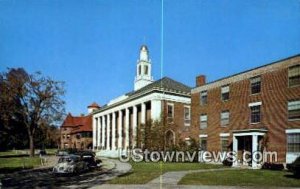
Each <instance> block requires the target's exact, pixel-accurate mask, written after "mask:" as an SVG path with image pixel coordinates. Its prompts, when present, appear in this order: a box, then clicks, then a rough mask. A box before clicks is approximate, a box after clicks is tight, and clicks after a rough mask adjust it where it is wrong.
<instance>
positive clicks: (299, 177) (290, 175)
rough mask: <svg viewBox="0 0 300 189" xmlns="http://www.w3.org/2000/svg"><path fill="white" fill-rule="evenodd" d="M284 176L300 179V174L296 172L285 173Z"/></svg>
mask: <svg viewBox="0 0 300 189" xmlns="http://www.w3.org/2000/svg"><path fill="white" fill-rule="evenodd" d="M284 177H286V178H290V179H297V180H298V179H300V175H294V174H286V175H284Z"/></svg>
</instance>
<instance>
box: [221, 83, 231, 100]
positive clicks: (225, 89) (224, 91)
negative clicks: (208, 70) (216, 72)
mask: <svg viewBox="0 0 300 189" xmlns="http://www.w3.org/2000/svg"><path fill="white" fill-rule="evenodd" d="M221 99H222V100H223V101H226V100H229V85H227V86H223V87H222V88H221Z"/></svg>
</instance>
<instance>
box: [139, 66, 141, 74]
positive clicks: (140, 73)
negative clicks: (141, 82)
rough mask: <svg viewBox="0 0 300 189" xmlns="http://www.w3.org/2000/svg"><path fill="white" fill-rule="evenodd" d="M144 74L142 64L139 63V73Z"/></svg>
mask: <svg viewBox="0 0 300 189" xmlns="http://www.w3.org/2000/svg"><path fill="white" fill-rule="evenodd" d="M141 74H142V67H141V65H139V75H141Z"/></svg>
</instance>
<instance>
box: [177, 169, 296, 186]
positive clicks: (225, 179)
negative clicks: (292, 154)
mask: <svg viewBox="0 0 300 189" xmlns="http://www.w3.org/2000/svg"><path fill="white" fill-rule="evenodd" d="M178 184H184V185H224V186H281V187H299V186H300V179H297V178H294V176H293V174H292V173H290V172H287V171H270V170H225V171H215V172H205V173H191V174H188V175H186V176H185V177H183V178H182V180H181V181H180V182H179V183H178Z"/></svg>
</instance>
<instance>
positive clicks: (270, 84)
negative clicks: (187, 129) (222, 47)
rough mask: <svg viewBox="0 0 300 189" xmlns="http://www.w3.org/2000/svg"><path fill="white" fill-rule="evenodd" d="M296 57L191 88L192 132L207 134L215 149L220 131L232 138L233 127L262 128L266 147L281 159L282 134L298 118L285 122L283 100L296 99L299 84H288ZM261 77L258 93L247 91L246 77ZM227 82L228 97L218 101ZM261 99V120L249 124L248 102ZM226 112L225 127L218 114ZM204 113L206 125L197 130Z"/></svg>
mask: <svg viewBox="0 0 300 189" xmlns="http://www.w3.org/2000/svg"><path fill="white" fill-rule="evenodd" d="M299 63H300V57H299V56H297V57H293V58H291V59H287V60H284V61H282V62H278V63H275V64H272V65H268V66H266V67H262V68H258V69H255V70H251V71H249V72H245V73H242V74H239V75H235V76H233V77H229V78H225V79H223V80H220V81H217V82H214V83H211V84H207V85H204V86H200V87H198V88H195V89H193V90H192V97H191V100H192V127H193V131H192V134H193V135H194V136H195V137H198V135H199V134H207V135H208V137H207V143H208V150H209V151H219V150H220V147H221V144H220V136H219V134H220V133H230V138H229V139H231V140H232V131H233V130H242V129H255V128H266V129H267V130H268V132H267V136H268V139H269V142H268V150H269V151H277V152H278V155H279V156H278V157H279V161H282V162H283V161H285V151H286V134H285V130H286V129H288V128H300V121H288V117H287V112H288V110H287V103H288V100H291V99H299V98H300V87H292V88H289V87H288V67H289V66H292V65H295V64H299ZM256 75H260V76H261V86H262V87H261V92H260V93H259V94H255V95H251V94H250V80H249V79H250V78H251V77H253V76H256ZM225 84H229V85H230V99H229V100H228V101H226V102H223V101H222V100H221V86H223V85H225ZM202 90H207V92H208V98H207V105H200V91H202ZM258 101H261V102H262V106H261V116H262V117H261V122H260V123H259V124H250V121H249V120H250V108H249V106H248V104H249V103H251V102H258ZM224 110H229V111H230V121H229V125H228V126H227V127H221V124H220V120H221V118H220V113H221V112H222V111H224ZM203 113H206V114H207V115H208V126H207V128H206V129H203V130H200V127H199V126H200V123H199V122H200V121H199V117H200V115H201V114H203Z"/></svg>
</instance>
